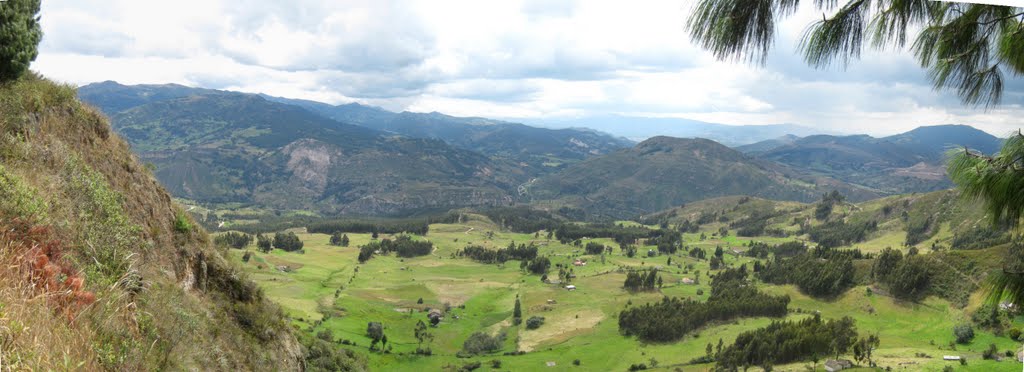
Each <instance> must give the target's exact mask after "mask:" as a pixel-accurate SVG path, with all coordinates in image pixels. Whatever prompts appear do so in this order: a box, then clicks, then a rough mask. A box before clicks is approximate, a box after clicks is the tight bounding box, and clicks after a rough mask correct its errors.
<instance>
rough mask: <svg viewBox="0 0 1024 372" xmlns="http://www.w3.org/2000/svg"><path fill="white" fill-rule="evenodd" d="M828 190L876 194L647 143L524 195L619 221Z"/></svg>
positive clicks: (702, 143) (704, 147) (701, 145)
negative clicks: (720, 200)
mask: <svg viewBox="0 0 1024 372" xmlns="http://www.w3.org/2000/svg"><path fill="white" fill-rule="evenodd" d="M832 189H838V190H841V191H842V192H844V193H845V194H847V195H850V196H851V197H852V198H854V199H857V200H864V199H869V198H872V197H877V196H878V194H876V193H873V192H870V191H866V190H861V189H858V188H856V187H851V186H849V185H845V184H843V183H842V182H837V181H835V180H830V179H827V178H820V177H819V178H816V177H805V176H802V175H800V174H799V173H798V172H794V171H792V170H790V169H787V168H786V167H784V166H780V165H778V164H774V163H771V162H767V161H762V160H758V159H754V158H750V157H748V156H745V155H744V154H742V153H740V152H739V151H736V150H733V149H731V148H729V147H726V146H724V145H722V144H719V143H717V142H715V141H711V140H707V139H699V138H698V139H682V138H673V137H653V138H651V139H648V140H646V141H643V142H641V143H640V144H638V145H636V146H635V147H634V148H631V149H628V150H622V151H618V152H615V153H612V154H609V155H607V156H602V157H598V158H594V159H589V160H586V161H583V162H580V163H577V164H574V165H571V166H569V167H568V168H567V169H566V170H565V171H563V172H560V173H558V174H555V175H551V176H547V177H544V178H541V179H540V180H538V181H537V182H536V184H535V185H533V186H532V187H531V188H530V193H531V196H532V197H534V198H536V199H554V200H558V201H560V202H561V203H565V204H569V205H572V206H576V207H580V208H583V209H585V210H589V211H592V212H593V213H597V214H600V215H603V216H610V217H617V218H622V217H624V216H633V215H637V214H643V213H650V212H654V211H657V210H661V209H664V208H666V207H669V206H673V205H680V204H683V203H688V202H692V201H697V200H701V199H706V198H709V197H716V196H725V195H753V196H760V197H764V198H771V199H782V200H799V201H811V200H814V199H816V198H819V197H820V196H821V194H822V193H823V192H826V191H828V190H832Z"/></svg>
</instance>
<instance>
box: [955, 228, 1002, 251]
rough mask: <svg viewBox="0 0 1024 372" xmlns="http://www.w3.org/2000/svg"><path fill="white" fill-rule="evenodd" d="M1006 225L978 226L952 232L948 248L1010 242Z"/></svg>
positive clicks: (985, 245)
mask: <svg viewBox="0 0 1024 372" xmlns="http://www.w3.org/2000/svg"><path fill="white" fill-rule="evenodd" d="M1008 230H1009V229H1008V228H1007V227H1006V226H1002V224H998V225H995V226H984V225H983V226H978V227H975V228H973V229H970V230H967V231H964V232H958V233H956V234H953V241H952V242H951V243H950V248H953V249H982V248H988V247H994V246H997V245H1000V244H1006V243H1008V242H1010V234H1009V232H1008Z"/></svg>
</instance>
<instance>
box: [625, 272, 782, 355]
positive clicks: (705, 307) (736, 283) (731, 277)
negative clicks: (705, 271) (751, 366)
mask: <svg viewBox="0 0 1024 372" xmlns="http://www.w3.org/2000/svg"><path fill="white" fill-rule="evenodd" d="M747 276H748V274H747V271H746V268H745V267H740V268H735V269H727V270H725V271H722V272H720V273H718V274H717V275H715V277H714V278H713V279H712V281H711V295H710V296H709V297H708V300H707V301H706V302H700V301H694V300H691V299H679V298H675V297H673V298H668V297H665V298H663V299H662V300H661V301H659V302H654V303H648V304H645V305H641V306H637V307H631V308H627V309H625V310H623V311H622V312H620V313H619V331H620V332H622V333H623V334H625V335H627V336H637V337H638V338H640V339H642V340H644V341H654V342H669V341H675V340H678V339H680V338H682V337H683V336H684V335H686V334H687V333H689V332H691V331H693V330H695V329H698V328H700V327H702V326H704V325H705V324H707V323H708V322H712V321H725V320H729V319H734V318H739V317H752V316H771V317H779V316H784V315H786V311H787V309H786V308H787V306H788V305H789V296H772V295H768V294H765V293H763V292H760V291H758V290H757V289H756V288H754V286H751V285H749V283H747Z"/></svg>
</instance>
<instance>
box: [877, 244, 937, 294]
mask: <svg viewBox="0 0 1024 372" xmlns="http://www.w3.org/2000/svg"><path fill="white" fill-rule="evenodd" d="M871 275H872V277H874V279H875V280H876V281H878V282H879V283H882V284H885V285H886V286H887V287H888V289H889V293H891V294H892V295H893V296H894V297H896V298H901V299H906V300H917V299H920V298H922V297H924V296H925V295H926V294H927V293H928V290H929V285H930V283H931V273H930V265H929V262H928V258H927V257H923V256H920V255H916V254H914V255H908V256H906V257H904V256H903V253H902V252H900V251H898V250H895V249H892V248H886V249H884V250H882V252H881V253H880V254H879V255H878V258H877V259H875V264H874V266H872V268H871Z"/></svg>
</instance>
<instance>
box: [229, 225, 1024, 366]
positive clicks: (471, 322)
mask: <svg viewBox="0 0 1024 372" xmlns="http://www.w3.org/2000/svg"><path fill="white" fill-rule="evenodd" d="M488 232H491V233H493V236H492V237H491V238H490V239H488V237H487V235H488ZM707 232H708V233H710V231H707ZM348 235H349V238H350V239H351V240H352V242H351V244H350V246H349V247H346V248H342V247H335V246H330V245H328V244H327V242H328V239H329V236H327V235H323V234H306V233H301V234H299V236H300V238H301V239H302V240H303V241H304V242H305V254H299V253H287V252H282V251H277V250H275V251H274V252H272V253H270V254H263V253H258V252H254V257H253V259H252V260H250V261H249V263H248V264H246V265H245V267H246V270H248V271H249V272H250V273H252V276H253V278H254V279H255V280H256V281H257V282H258V283H260V285H261V286H262V287H263V288H264V289H265V291H266V293H267V295H268V296H269V297H270V298H272V299H275V300H277V301H278V302H279V303H281V304H282V306H283V307H284V308H285V309H286V311H287V313H288V314H289V315H291V316H292V318H293V322H294V323H295V324H296V325H297V326H298V327H300V328H301V329H303V330H308V331H312V332H317V331H320V330H323V329H327V330H330V331H331V333H332V334H333V335H334V336H335V337H338V338H342V339H346V340H350V341H353V342H355V344H356V345H355V346H344V347H348V348H351V349H353V350H356V351H358V352H360V353H362V354H365V355H367V357H368V360H369V362H370V367H371V368H372V369H374V370H397V371H405V370H409V371H422V370H438V369H443V368H444V367H445V366H448V365H452V366H461V365H462V364H464V363H467V362H470V361H481V362H482V363H483V364H484V366H485V367H484V368H489V364H488V363H489V361H490V360H492V359H499V360H501V361H502V369H503V370H537V369H546V368H547V367H546V363H547V362H555V363H556V367H555V368H550V370H570V369H575V370H625V369H627V368H628V367H629V365H630V364H634V363H647V364H648V365H650V359H651V358H654V359H656V360H657V362H658V365H659V366H660V368H662V369H664V370H672V369H673V368H675V367H680V368H683V369H685V370H691V369H696V370H705V369H708V368H710V367H711V366H708V365H703V366H691V365H685V364H686V363H687V362H689V361H690V360H692V359H693V358H696V357H699V356H701V355H703V354H704V350H705V347H706V345H707V344H708V343H712V344H717V342H718V340H719V339H722V340H723V341H724V342H725V343H726V344H728V343H730V342H732V340H733V339H734V338H735V337H736V335H738V334H739V333H740V332H743V331H745V330H751V329H754V328H757V327H762V326H765V325H767V324H768V323H770V322H771V321H772V320H771V319H767V318H751V319H740V320H738V321H735V322H728V323H724V324H715V325H712V326H709V327H706V328H704V329H701V330H700V331H699V332H697V333H695V334H691V335H688V336H686V337H685V338H684V339H682V340H680V341H679V342H676V343H671V344H647V343H643V342H640V341H638V340H636V339H634V338H627V337H624V336H622V335H620V334H619V332H618V326H617V320H616V319H617V314H618V312H620V311H621V310H622V309H623V308H625V307H626V306H627V304H628V303H632V304H634V305H638V304H642V303H646V302H650V301H657V300H659V299H660V298H661V297H662V296H678V297H690V298H694V299H698V300H703V299H706V298H707V296H708V292H710V288H709V286H708V284H709V283H710V281H711V279H710V276H709V268H708V261H706V260H704V261H699V260H695V259H693V258H690V257H688V256H684V255H683V254H682V253H680V254H679V255H673V256H671V258H672V265H671V266H669V265H667V264H666V263H667V260H668V258H669V257H666V256H664V255H659V256H656V257H646V256H645V253H646V252H647V250H648V249H653V248H654V247H652V246H645V247H638V255H637V256H636V257H633V258H629V257H625V256H623V255H622V253H621V252H620V251H619V250H618V248H617V245H616V244H614V243H613V242H611V240H610V239H594V241H598V242H601V243H605V244H610V245H612V246H614V247H616V248H615V250H614V252H613V253H612V254H610V255H606V256H605V257H604V262H603V263H602V260H601V258H600V256H590V255H585V254H583V252H582V251H583V250H582V247H576V246H571V245H563V244H560V243H558V242H557V241H554V240H552V241H547V240H546V239H545V235H546V234H545V232H541V233H540V234H539V235H538V236H539V237H537V238H535V237H534V236H535V235H534V234H520V233H511V232H505V231H497V230H496V228H495V226H494V225H493V224H492V223H490V221H487V220H486V219H471V220H469V221H467V222H465V223H462V224H435V225H431V229H430V233H429V235H427V236H425V237H416V239H428V240H430V241H431V242H433V243H434V245H435V247H436V250H435V251H434V253H433V254H431V255H428V256H424V257H417V258H406V259H402V258H398V257H394V256H377V257H374V258H373V259H371V260H370V261H368V262H366V263H364V264H361V265H360V264H358V263H357V260H356V256H357V254H358V248H357V247H358V246H360V245H363V244H366V243H367V242H369V241H370V236H369V234H348ZM939 235H941V234H939ZM382 237H385V236H382ZM684 238H685V240H686V241H687V244H688V245H693V246H699V247H702V248H704V249H707V250H708V251H709V253H711V252H712V250H713V249H714V247H715V246H716V245H722V246H723V248H725V247H738V246H740V245H742V244H743V243H746V242H747V241H749V240H751V239H755V240H761V241H768V242H771V243H776V242H781V241H784V240H786V239H784V238H767V237H756V238H747V237H734V236H727V237H725V238H722V239H709V240H705V241H700V240H699V234H685V237H684ZM513 241H514V242H516V243H517V244H518V243H528V242H535V243H537V244H539V245H540V252H541V254H542V255H548V256H549V257H550V258H551V259H552V261H553V263H554V264H557V263H561V264H566V265H569V266H570V267H572V268H573V271H574V273H575V274H576V275H577V278H576V279H575V280H574V281H573V284H575V285H576V286H577V287H578V288H579V289H578V290H576V291H572V292H570V291H566V290H565V289H563V288H561V286H556V285H550V284H545V283H542V282H541V281H540V280H539V277H538V276H535V275H527V274H525V273H523V272H522V271H520V270H519V262H518V261H509V262H506V263H505V264H503V265H485V264H480V263H476V262H473V261H470V260H468V259H464V258H459V257H455V256H454V254H455V252H457V250H458V249H460V248H461V247H464V246H466V245H468V244H477V245H483V246H485V247H491V248H501V247H505V246H507V245H508V244H509V242H513ZM232 253H233V256H234V257H235V259H239V258H240V257H241V255H242V254H241V251H237V250H236V251H233V252H232ZM576 258H583V259H586V260H587V261H588V264H587V265H586V266H572V265H571V263H572V261H573V260H574V259H576ZM725 261H726V263H727V264H729V265H734V266H735V265H739V264H744V263H745V264H747V265H748V267H749V265H750V264H751V263H752V262H753V260H752V259H750V258H747V257H736V256H734V255H733V254H731V253H727V254H726V255H725ZM278 266H287V267H289V268H291V271H290V272H284V271H280V270H278V269H277V267H278ZM651 266H660V267H661V270H662V275H663V277H664V279H665V286H664V287H663V288H662V289H661V290H660V293H657V292H656V293H629V292H626V291H624V290H623V289H622V288H621V287H622V282H623V280H624V278H625V275H624V274H623V273H621V272H618V271H617V269H619V268H620V267H651ZM690 266H692V269H688V267H690ZM696 271H699V272H700V275H699V276H696V275H695V274H696V273H695V272H696ZM556 273H557V269H555V272H554V273H552V276H555V274H556ZM684 277H688V278H695V277H696V278H698V280H699V284H697V285H684V284H681V283H680V280H681V279H682V278H684ZM758 285H759V286H760V287H762V288H763V289H764V290H766V291H769V292H771V293H776V294H780V293H784V294H788V295H789V296H790V297H791V298H792V299H793V302H792V303H791V305H790V309H791V310H792V311H793V312H792V313H791V315H790V316H789V318H792V319H799V318H801V317H805V316H808V315H807V314H809V313H810V312H812V311H820V312H821V313H822V315H823V316H825V317H829V318H834V317H842V316H851V317H853V318H854V319H856V320H857V325H858V329H859V331H860V333H861V334H862V335H866V334H868V333H876V334H878V335H879V336H880V337H881V340H882V343H881V345H880V346H879V349H878V350H876V351H875V354H874V355H875V359H876V361H878V362H879V363H880V365H882V366H892V367H894V368H897V367H901V365H900V363H912V364H904V365H902V366H906V368H907V369H908V370H941V369H942V367H943V366H944V365H945V362H943V361H941V357H942V355H947V354H956V355H963V356H966V357H967V358H968V360H969V364H968V366H967V367H966V368H965V369H964V370H1011V369H1012V370H1015V369H1016V368H1019V365H1017V364H1016V363H1011V362H1003V363H997V362H994V361H983V360H982V359H981V351H982V350H983V349H984V348H985V347H987V346H988V344H990V343H996V344H997V345H998V347H999V349H1000V351H1004V350H1016V349H1017V348H1018V346H1017V345H1016V343H1015V342H1013V341H1011V340H1009V339H1008V338H1006V337H996V336H994V335H992V334H991V333H989V332H986V331H984V330H980V329H976V332H977V335H978V336H977V338H976V339H975V340H974V341H973V342H972V343H971V344H970V345H961V346H958V349H957V351H955V352H954V351H950V350H946V349H948V346H946V345H948V344H949V341H951V340H952V339H953V335H952V328H953V326H954V325H955V324H958V323H959V322H961V321H963V320H964V319H967V318H968V317H969V316H968V315H967V314H965V310H962V309H958V308H956V307H954V306H951V305H950V304H949V303H948V302H946V301H944V300H941V299H937V298H929V299H927V300H926V301H924V302H922V303H919V304H914V303H901V302H898V301H895V300H893V299H891V298H888V297H884V296H881V295H877V294H876V295H872V296H868V295H867V293H866V289H865V287H863V286H859V287H855V288H853V289H851V290H850V291H849V292H847V293H846V294H845V295H843V296H841V297H839V298H838V299H835V300H833V301H821V300H817V299H814V298H810V297H808V296H805V295H803V294H801V293H799V292H798V291H797V290H796V289H795V288H794V287H792V286H774V285H765V284H762V283H759V284H758ZM698 290H703V292H704V293H703V295H698V294H697V291H698ZM336 293H337V296H335V294H336ZM516 295H519V296H520V299H521V302H522V308H523V315H524V318H528V317H530V316H533V315H540V316H544V317H545V318H546V322H545V324H544V325H543V326H542V327H540V328H539V329H536V330H525V328H524V326H522V325H521V326H513V325H512V323H511V316H512V308H513V303H514V301H515V297H516ZM421 298H422V300H423V303H422V304H420V303H418V300H419V299H421ZM446 304H447V305H448V306H451V308H452V309H451V311H450V312H449V313H448V314H447V315H446V318H445V319H444V321H442V322H441V323H440V325H439V326H438V327H436V328H430V332H431V333H433V334H434V341H433V342H432V343H431V344H430V347H431V348H432V350H433V352H434V355H433V356H430V357H426V356H416V355H412V351H414V350H415V349H416V347H417V346H418V345H417V340H416V339H415V337H414V335H413V329H414V327H415V324H416V322H417V321H420V320H422V321H424V322H426V321H427V318H426V310H427V309H428V308H444V307H445V306H446ZM968 308H970V307H968ZM796 309H800V310H801V311H803V312H801V313H797V312H796ZM325 314H326V315H325ZM371 321H379V322H382V323H383V324H384V325H385V333H386V334H387V336H388V339H389V344H390V345H391V347H392V350H391V353H381V352H370V351H369V350H368V346H369V344H370V340H369V339H368V338H367V337H366V336H365V335H364V334H365V330H366V325H367V322H371ZM1017 326H1018V327H1020V326H1021V325H1019V324H1018V325H1017ZM476 331H484V332H488V333H491V334H496V333H498V332H506V334H507V339H506V342H505V346H504V348H503V349H502V350H501V351H500V352H498V353H495V354H494V355H487V356H479V357H473V358H457V357H456V356H455V354H456V353H457V352H458V351H459V350H460V349H461V346H462V342H463V341H464V340H465V339H466V338H467V337H468V336H469V335H470V334H472V333H473V332H476ZM515 350H524V351H527V353H526V354H524V355H516V356H504V355H501V354H502V353H503V352H509V351H515ZM915 353H925V354H928V355H930V356H931V358H918V357H915ZM846 358H848V359H852V356H846ZM574 359H580V361H581V366H580V367H574V366H573V365H572V361H573V360H574ZM804 364H810V363H804ZM804 364H794V365H790V366H784V368H786V369H792V370H802V369H803V365H804ZM818 367H819V369H820V368H821V363H819V365H818ZM955 367H956V368H958V370H959V369H961V367H960V366H959V364H957V365H956V366H955Z"/></svg>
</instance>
